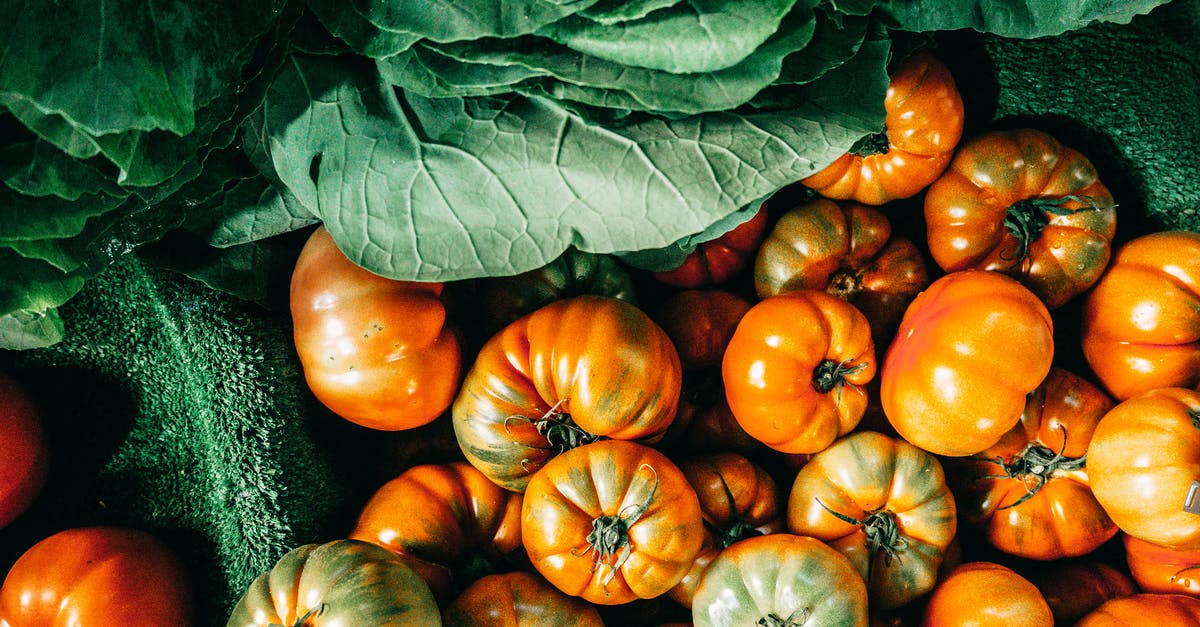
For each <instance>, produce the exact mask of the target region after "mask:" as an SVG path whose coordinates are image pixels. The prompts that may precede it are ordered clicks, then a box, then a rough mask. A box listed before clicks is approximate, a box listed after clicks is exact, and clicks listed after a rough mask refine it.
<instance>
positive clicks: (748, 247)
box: [651, 204, 767, 288]
mask: <svg viewBox="0 0 1200 627" xmlns="http://www.w3.org/2000/svg"><path fill="white" fill-rule="evenodd" d="M766 231H767V206H766V205H765V204H764V205H763V206H761V207H760V208H759V210H758V212H757V213H755V214H754V216H753V217H751V218H750V219H749V220H747V221H745V222H743V223H741V224H739V225H738V226H737V227H736V228H734V229H733V230H732V231H729V232H728V233H726V234H724V235H722V236H720V237H717V238H715V239H711V240H709V241H707V242H701V243H700V245H699V246H697V247H696V250H693V251H692V252H691V253H690V254H688V256H687V258H685V259H684V260H683V264H682V265H680V266H679V267H678V268H675V269H674V270H665V271H662V272H653V273H651V274H652V275H653V276H654V278H655V279H658V281H659V282H660V283H665V284H667V285H671V286H674V287H682V288H696V287H703V286H705V285H719V284H721V283H724V282H726V281H728V280H729V279H732V278H733V277H734V275H736V274H737V273H738V272H741V271H742V268H745V267H746V266H747V265H748V264H749V263H750V261H751V260H752V259H754V253H755V252H756V251H757V250H758V244H759V242H761V241H762V238H763V234H765V233H766Z"/></svg>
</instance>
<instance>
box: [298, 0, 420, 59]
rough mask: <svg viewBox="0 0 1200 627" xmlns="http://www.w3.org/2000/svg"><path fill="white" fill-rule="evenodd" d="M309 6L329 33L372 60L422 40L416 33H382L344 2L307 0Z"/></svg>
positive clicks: (337, 0) (397, 51) (403, 49)
mask: <svg viewBox="0 0 1200 627" xmlns="http://www.w3.org/2000/svg"><path fill="white" fill-rule="evenodd" d="M308 7H309V8H310V9H312V12H313V14H314V15H316V16H317V19H318V20H319V21H320V22H321V23H322V24H323V25H324V26H325V28H327V29H329V32H330V33H333V34H334V35H336V36H337V37H339V38H340V39H341V40H342V41H344V42H346V44H347V45H349V46H350V47H351V48H353V49H354V50H355V51H356V52H358V53H359V54H362V55H365V56H368V57H371V58H373V59H382V58H385V57H390V56H392V55H394V54H399V53H400V52H403V51H405V50H407V49H408V48H409V47H410V46H412V45H413V44H415V43H417V42H418V41H421V36H420V35H418V34H416V33H413V32H407V31H401V32H396V31H390V30H384V29H382V28H380V27H378V26H376V25H374V24H372V23H371V22H370V21H369V20H367V18H366V17H364V16H363V15H362V14H361V13H359V12H358V10H357V9H355V8H354V7H352V6H349V5H348V3H347V2H346V0H308Z"/></svg>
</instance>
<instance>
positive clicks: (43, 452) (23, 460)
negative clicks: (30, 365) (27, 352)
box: [0, 373, 50, 529]
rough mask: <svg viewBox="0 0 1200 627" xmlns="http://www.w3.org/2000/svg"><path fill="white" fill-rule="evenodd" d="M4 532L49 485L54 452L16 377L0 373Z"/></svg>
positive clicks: (1, 518)
mask: <svg viewBox="0 0 1200 627" xmlns="http://www.w3.org/2000/svg"><path fill="white" fill-rule="evenodd" d="M0 451H4V454H3V455H0V529H3V528H4V527H6V526H7V525H8V524H9V523H11V522H12V521H13V520H14V519H16V518H17V517H18V516H20V515H21V514H23V513H24V512H25V510H27V509H29V507H30V506H31V505H32V504H33V502H34V500H36V499H37V496H38V494H39V493H41V490H42V487H43V486H44V485H45V483H46V472H47V470H48V467H49V461H50V450H49V448H48V447H47V444H46V435H45V430H44V429H43V427H42V418H41V414H40V413H39V412H38V409H37V406H36V405H34V403H33V400H32V399H30V398H29V395H28V394H26V393H25V390H24V389H22V388H21V386H20V384H18V383H17V382H16V381H15V380H13V379H12V377H10V376H8V375H6V374H3V373H0Z"/></svg>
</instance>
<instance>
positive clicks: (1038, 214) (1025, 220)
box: [1003, 194, 1101, 265]
mask: <svg viewBox="0 0 1200 627" xmlns="http://www.w3.org/2000/svg"><path fill="white" fill-rule="evenodd" d="M1070 202H1077V203H1082V204H1083V205H1085V207H1084V208H1088V209H1095V210H1099V209H1100V208H1101V207H1100V204H1099V203H1097V202H1096V199H1094V198H1092V197H1091V196H1076V195H1074V194H1067V195H1065V196H1056V197H1055V196H1050V197H1042V196H1039V197H1036V198H1024V199H1022V200H1018V201H1017V202H1015V203H1013V204H1012V205H1010V206H1009V207H1008V212H1007V213H1005V215H1004V228H1005V229H1007V230H1008V232H1009V234H1011V235H1012V236H1013V237H1014V238H1016V240H1017V249H1016V251H1014V253H1013V256H1012V257H1003V258H1004V259H1005V260H1006V261H1012V262H1013V264H1014V265H1015V264H1017V263H1020V262H1022V261H1024V260H1025V258H1026V257H1028V256H1029V247H1030V246H1031V245H1032V244H1033V243H1034V242H1036V241H1037V239H1038V238H1039V237H1041V235H1042V230H1044V229H1045V228H1046V227H1047V226H1049V224H1050V216H1052V215H1055V216H1065V215H1070V214H1072V213H1075V212H1076V211H1079V210H1080V209H1082V208H1080V209H1070V208H1068V207H1067V206H1066V205H1067V203H1070Z"/></svg>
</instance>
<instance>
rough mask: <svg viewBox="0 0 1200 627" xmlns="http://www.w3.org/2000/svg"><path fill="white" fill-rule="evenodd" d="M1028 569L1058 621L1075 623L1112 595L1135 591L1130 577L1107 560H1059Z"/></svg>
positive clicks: (1129, 593) (1031, 579)
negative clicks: (1107, 562)
mask: <svg viewBox="0 0 1200 627" xmlns="http://www.w3.org/2000/svg"><path fill="white" fill-rule="evenodd" d="M1038 566H1039V567H1037V568H1030V569H1029V570H1028V571H1027V572H1025V577H1026V578H1027V579H1029V581H1030V582H1031V583H1032V584H1033V585H1035V586H1037V589H1038V591H1040V592H1041V593H1042V596H1043V597H1045V598H1046V603H1047V604H1048V605H1049V606H1050V612H1051V613H1053V614H1054V621H1055V624H1058V625H1074V624H1075V622H1076V621H1078V620H1079V619H1080V618H1083V616H1085V615H1086V614H1088V613H1089V612H1091V611H1092V610H1094V609H1096V608H1097V607H1100V605H1102V604H1103V603H1105V602H1107V601H1109V600H1110V599H1117V598H1120V597H1125V596H1129V595H1131V594H1136V593H1137V591H1138V589H1137V586H1135V585H1134V583H1133V581H1132V580H1130V579H1129V577H1127V576H1125V574H1123V573H1122V572H1121V571H1119V570H1117V569H1116V568H1114V567H1113V566H1110V565H1109V564H1106V563H1104V562H1098V561H1094V560H1087V559H1085V560H1058V561H1054V562H1050V563H1048V564H1045V565H1044V566H1043V565H1042V564H1039V565H1038Z"/></svg>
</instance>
